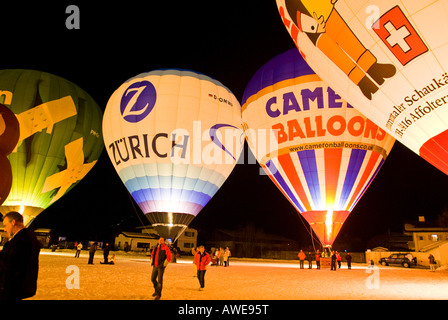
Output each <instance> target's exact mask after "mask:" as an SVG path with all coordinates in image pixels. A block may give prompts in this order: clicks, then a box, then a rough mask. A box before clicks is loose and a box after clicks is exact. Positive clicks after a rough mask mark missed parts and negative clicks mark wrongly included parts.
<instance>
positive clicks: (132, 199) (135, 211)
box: [128, 192, 150, 235]
mask: <svg viewBox="0 0 448 320" xmlns="http://www.w3.org/2000/svg"><path fill="white" fill-rule="evenodd" d="M128 196H129V199H130V200H131V203H132V208H134V213H135V215H136V216H137V218H138V220H139V221H140V224H141V226H142V227H144V226H145V224H144V223H143V221H142V219H141V218H140V215H139V214H138V212H137V209H136V208H135V202H134V198H132V196H131V194H130V193H129V192H128ZM143 231H144V232H145V233H146V234H147V235H150V233H149V232H148V231H147V229H146V228H144V229H143Z"/></svg>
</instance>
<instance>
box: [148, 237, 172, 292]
mask: <svg viewBox="0 0 448 320" xmlns="http://www.w3.org/2000/svg"><path fill="white" fill-rule="evenodd" d="M168 262H171V251H170V248H168V246H167V245H166V244H165V238H163V237H160V238H159V244H158V245H157V246H156V247H155V248H154V249H153V250H152V252H151V265H152V274H151V281H152V283H153V285H154V293H153V294H152V296H153V297H155V300H160V297H161V296H162V285H163V273H164V272H165V268H166V266H167V265H168Z"/></svg>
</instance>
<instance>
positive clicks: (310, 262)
mask: <svg viewBox="0 0 448 320" xmlns="http://www.w3.org/2000/svg"><path fill="white" fill-rule="evenodd" d="M306 260H308V269H313V255H312V253H311V252H308V254H307V256H306Z"/></svg>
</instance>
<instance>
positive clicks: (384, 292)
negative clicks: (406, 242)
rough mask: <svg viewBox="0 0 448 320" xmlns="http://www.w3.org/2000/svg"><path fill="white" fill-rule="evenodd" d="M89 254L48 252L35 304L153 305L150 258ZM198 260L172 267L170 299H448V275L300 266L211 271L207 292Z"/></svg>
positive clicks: (258, 263)
mask: <svg viewBox="0 0 448 320" xmlns="http://www.w3.org/2000/svg"><path fill="white" fill-rule="evenodd" d="M87 260H88V253H87V252H83V253H81V257H80V258H78V259H77V258H74V251H73V252H54V253H52V252H48V251H42V252H41V255H40V270H39V280H38V289H37V294H36V295H35V296H34V297H32V298H31V300H111V299H112V300H150V299H153V298H152V297H151V295H152V293H153V292H154V290H153V287H152V283H151V280H150V276H151V266H150V263H149V258H147V257H145V256H137V255H126V256H125V255H119V256H117V260H116V264H115V265H102V264H100V261H102V254H101V252H98V253H97V254H96V255H95V260H94V263H95V264H94V265H88V264H87ZM193 274H195V272H194V267H193V263H192V260H191V258H190V259H181V260H180V261H178V263H172V264H169V265H168V267H167V269H166V271H165V276H164V285H163V293H162V299H163V300H307V299H326V300H334V299H344V300H345V299H348V300H378V299H386V300H389V299H390V300H395V299H396V300H403V299H448V271H446V270H444V271H436V272H429V270H427V269H412V268H411V269H404V268H400V267H382V266H375V267H374V268H371V267H370V268H368V267H367V266H366V265H361V264H354V265H353V267H352V270H347V267H346V265H345V264H343V266H342V269H340V270H337V271H330V269H321V270H317V269H315V267H314V268H313V269H312V270H309V269H307V263H305V269H304V270H301V269H299V266H298V263H297V262H295V261H266V260H239V259H238V260H237V259H235V258H232V260H231V261H230V267H228V268H224V267H215V266H209V267H208V269H207V273H206V275H205V290H204V291H199V290H198V289H199V283H198V280H197V278H195V277H194V276H193Z"/></svg>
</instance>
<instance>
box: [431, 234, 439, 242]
mask: <svg viewBox="0 0 448 320" xmlns="http://www.w3.org/2000/svg"><path fill="white" fill-rule="evenodd" d="M431 240H432V241H439V236H438V235H437V234H432V235H431Z"/></svg>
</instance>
